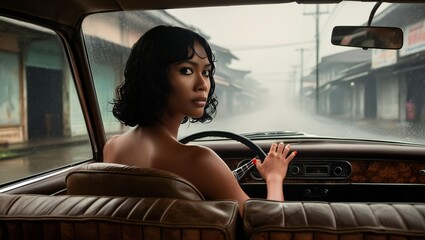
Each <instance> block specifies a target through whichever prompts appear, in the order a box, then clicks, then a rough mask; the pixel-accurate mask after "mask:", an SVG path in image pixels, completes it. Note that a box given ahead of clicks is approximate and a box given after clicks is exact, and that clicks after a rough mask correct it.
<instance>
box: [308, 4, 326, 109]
mask: <svg viewBox="0 0 425 240" xmlns="http://www.w3.org/2000/svg"><path fill="white" fill-rule="evenodd" d="M326 13H328V12H320V9H319V4H316V11H315V12H314V13H304V15H314V17H315V19H316V114H318V113H319V56H320V55H319V46H320V45H319V39H320V36H319V21H320V14H326Z"/></svg>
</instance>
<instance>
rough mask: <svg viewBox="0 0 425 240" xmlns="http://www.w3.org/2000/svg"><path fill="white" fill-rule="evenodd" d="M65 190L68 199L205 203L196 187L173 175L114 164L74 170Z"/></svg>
mask: <svg viewBox="0 0 425 240" xmlns="http://www.w3.org/2000/svg"><path fill="white" fill-rule="evenodd" d="M66 187H67V194H68V195H93V196H126V197H156V198H163V197H166V198H176V199H188V200H204V197H203V196H202V194H201V192H200V191H199V190H197V189H196V187H195V186H193V185H192V184H191V183H190V182H188V181H187V180H185V179H183V178H181V177H180V176H178V175H176V174H173V173H170V172H167V171H162V170H159V169H150V168H139V167H133V166H127V165H121V164H113V163H90V164H86V165H82V166H80V167H77V168H76V169H74V170H72V171H71V172H70V173H69V174H68V176H67V178H66Z"/></svg>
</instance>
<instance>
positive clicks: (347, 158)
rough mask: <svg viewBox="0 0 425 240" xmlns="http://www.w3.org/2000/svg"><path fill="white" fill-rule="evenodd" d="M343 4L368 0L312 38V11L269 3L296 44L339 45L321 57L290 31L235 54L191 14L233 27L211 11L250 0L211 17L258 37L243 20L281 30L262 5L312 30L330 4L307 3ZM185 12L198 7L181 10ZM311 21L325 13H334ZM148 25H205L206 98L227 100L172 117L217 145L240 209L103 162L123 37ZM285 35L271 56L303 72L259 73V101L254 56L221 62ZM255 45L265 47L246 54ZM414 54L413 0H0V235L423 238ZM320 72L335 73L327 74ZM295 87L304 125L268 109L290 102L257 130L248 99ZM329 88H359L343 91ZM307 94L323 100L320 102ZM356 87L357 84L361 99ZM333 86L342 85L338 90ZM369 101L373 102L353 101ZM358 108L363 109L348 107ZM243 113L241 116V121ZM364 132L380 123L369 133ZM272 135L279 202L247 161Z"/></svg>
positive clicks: (186, 139) (420, 27)
mask: <svg viewBox="0 0 425 240" xmlns="http://www.w3.org/2000/svg"><path fill="white" fill-rule="evenodd" d="M344 4H355V6H358V5H362V6H363V5H367V6H366V7H364V8H362V9H363V10H362V14H363V15H362V17H360V16H357V17H355V18H357V19H356V22H357V23H356V24H350V23H348V22H347V23H338V22H336V24H333V23H332V24H330V25H332V26H331V30H329V31H330V32H329V34H328V35H326V37H327V38H320V40H321V42H320V43H319V37H318V36H319V35H318V32H316V33H315V32H314V30H315V28H314V22H313V21H310V22H308V23H307V22H296V21H295V20H292V17H293V16H292V15H291V14H290V12H285V14H283V13H281V14H280V15H281V17H283V18H284V19H286V21H287V22H285V24H293V25H294V26H296V27H295V30H293V31H296V32H297V31H300V32H301V31H305V32H307V33H308V34H309V35H308V36H310V37H311V39H313V40H312V41H309V42H308V44H310V45H312V46H314V44H317V45H316V46H319V44H322V45H327V46H331V47H334V48H337V49H343V50H344V51H347V52H348V53H349V54H351V55H341V54H338V53H332V54H330V55H326V54H325V53H323V52H325V51H327V50H326V49H325V47H323V48H322V55H320V53H319V51H318V48H316V51H317V52H314V51H313V50H309V51H308V52H310V53H309V55H307V50H302V49H304V48H301V47H299V46H301V45H295V46H292V45H293V44H292V43H291V42H289V43H278V42H274V43H273V42H272V43H271V45H268V46H260V45H255V46H254V47H251V49H247V48H243V47H245V46H244V45H243V44H242V45H240V46H237V47H240V48H239V49H238V48H236V50H234V51H233V52H232V51H231V50H229V49H230V46H231V45H232V42H231V41H229V44H228V45H229V49H227V48H226V46H221V45H220V44H216V43H215V42H214V41H218V40H216V39H218V37H216V35H213V33H209V32H207V30H204V29H200V28H197V27H196V25H191V24H196V23H198V24H199V25H201V24H202V23H203V21H204V20H203V19H204V18H210V19H209V21H211V22H220V21H221V20H223V19H224V20H223V21H224V25H223V26H225V25H227V24H228V25H231V23H230V22H225V21H226V20H225V19H227V18H226V17H227V16H225V15H224V14H228V15H229V17H230V18H229V19H235V18H236V16H238V15H237V14H239V13H244V12H243V11H245V10H246V11H247V12H248V11H252V12H258V13H259V15H258V16H257V17H256V16H252V15H249V14H248V13H247V14H246V15H248V18H249V19H251V21H252V22H246V23H244V22H242V23H244V24H243V25H245V26H244V27H243V28H242V27H241V29H230V30H229V29H225V28H224V27H223V26H222V27H221V28H220V29H218V30H217V31H218V32H219V33H220V32H223V35H226V36H227V37H230V38H236V37H237V36H236V35H238V33H237V32H236V31H240V32H241V33H240V34H241V35H242V31H245V30H247V31H248V32H250V34H251V35H261V34H260V33H255V31H258V32H260V30H261V29H262V28H265V29H267V28H274V27H275V26H274V25H273V24H276V29H274V30H272V32H275V33H276V32H284V33H285V34H286V38H291V37H292V35H291V34H289V32H285V30H284V29H280V28H279V27H280V25H278V24H280V23H278V22H277V20H274V19H272V20H271V23H270V22H269V23H268V24H272V25H270V26H265V25H264V24H265V23H261V24H260V25H255V26H254V24H253V23H255V22H259V21H260V20H259V19H260V15H262V14H263V15H265V16H267V15H268V14H269V12H267V11H266V10H265V8H266V7H270V6H271V9H273V8H275V10H276V11H277V10H279V9H280V7H282V9H283V8H286V7H291V8H290V9H292V7H294V9H297V11H298V10H300V12H301V15H304V17H306V18H308V19H310V20H311V19H314V18H316V21H317V22H316V24H317V25H316V30H317V29H318V28H322V29H325V27H321V26H323V25H320V23H318V19H319V15H320V14H323V15H325V14H328V15H331V14H330V13H325V12H321V11H324V8H322V10H320V8H319V6H321V7H329V9H330V10H329V9H328V10H327V11H329V12H330V11H332V9H333V10H334V11H333V13H335V14H336V12H337V10H338V9H342V7H341V8H340V7H339V6H343V5H344ZM316 6H317V7H316ZM348 6H351V5H348ZM234 7H235V8H234ZM236 7H241V9H242V10H240V11H241V12H238V11H239V10H238V8H236ZM315 7H316V8H315ZM216 9H217V10H219V11H222V12H217V13H216V12H215V11H216ZM311 9H313V10H311ZM196 11H199V14H197V12H196ZM270 11H271V10H270ZM338 11H342V10H338ZM351 11H353V12H355V14H357V12H356V11H360V10H358V9H357V8H356V9H355V8H354V7H353V8H352V10H351ZM207 12H211V13H212V15H208V16H207V15H205V14H206V13H207ZM128 13H129V14H128ZM219 13H222V14H223V15H220V14H219ZM126 14H128V15H126ZM309 15H310V16H309ZM312 15H314V16H312ZM211 16H212V17H211ZM333 16H334V15H333ZM335 16H336V15H335ZM363 16H364V17H363ZM400 16H401V17H400ZM261 17H262V16H261ZM340 17H342V18H343V17H344V14H340ZM190 18H193V19H195V18H196V19H197V20H196V21H195V22H194V23H185V21H189V20H187V19H190ZM335 18H336V17H335ZM347 18H348V16H347ZM360 18H361V19H360ZM321 19H322V20H321V21H322V24H328V23H329V22H331V20H329V19H331V18H329V19H328V20H325V18H321ZM235 21H237V20H235ZM326 21H328V22H326ZM211 22H206V23H205V25H208V24H211ZM375 22H378V23H381V24H375ZM160 24H169V25H173V24H174V25H177V26H184V27H189V28H192V29H193V30H195V31H199V33H200V34H205V35H206V36H209V34H211V39H209V41H210V42H212V48H213V50H214V54H215V56H216V58H217V59H218V60H217V66H218V67H217V73H216V82H217V86H218V87H217V92H218V93H217V94H220V95H219V97H221V99H223V103H222V104H219V107H222V108H223V109H225V110H223V112H220V113H218V115H220V114H221V115H220V116H218V117H217V119H219V117H224V118H223V119H224V120H220V119H219V120H218V122H219V123H220V124H222V125H219V124H217V125H212V127H209V128H205V127H204V126H202V125H200V126H198V125H196V126H195V124H193V125H191V126H190V129H193V131H192V130H190V131H189V130H188V129H189V126H187V127H186V126H183V127H182V131H181V133H182V135H181V136H180V139H179V141H180V142H181V144H198V145H201V146H204V147H208V148H210V149H212V150H213V151H214V152H215V153H216V154H217V155H218V156H220V157H221V158H222V159H223V161H224V162H225V163H226V164H227V166H228V167H229V168H230V170H231V171H232V172H233V174H234V175H235V177H236V179H237V180H238V182H239V184H240V186H241V188H242V189H243V190H244V191H245V192H246V193H247V194H248V195H249V196H250V197H251V199H249V200H248V201H246V202H245V204H244V206H243V209H244V211H243V214H242V215H241V214H240V213H239V208H238V203H237V201H235V200H233V199H213V200H211V199H206V198H205V197H204V196H203V195H202V193H201V192H200V191H199V190H198V189H197V188H196V186H194V185H193V184H192V183H190V182H189V181H187V180H186V179H184V178H182V177H181V176H178V175H176V174H174V173H170V172H167V171H163V170H160V169H148V168H139V167H135V166H126V165H121V164H112V163H105V162H103V147H104V145H105V143H106V141H107V140H108V139H109V138H110V137H111V136H112V135H114V134H119V133H122V132H125V131H127V130H128V129H129V128H128V127H127V126H123V125H122V124H120V123H119V122H117V121H116V120H115V119H114V117H113V116H112V114H111V106H110V103H111V101H112V100H113V98H114V94H116V92H115V90H114V88H115V87H116V85H117V84H119V81H121V80H122V74H123V71H124V70H123V68H122V67H123V66H124V65H125V61H126V59H127V56H128V54H129V52H130V49H131V46H132V43H134V42H135V41H136V40H137V39H138V38H139V36H140V35H141V34H143V32H145V31H146V30H147V29H149V28H151V27H153V26H156V25H160ZM249 24H253V26H250V25H249ZM296 24H304V25H296ZM297 26H308V28H309V29H310V28H311V31H310V30H307V27H305V29H304V28H303V27H297ZM245 28H246V29H245ZM212 31H213V30H211V32H212ZM323 31H324V30H323ZM307 33H306V34H307ZM315 34H316V35H315ZM219 35H220V34H219ZM305 36H307V35H305ZM315 36H316V39H315ZM252 38H253V39H252V41H257V40H255V39H254V37H252ZM276 38H278V36H277V33H276ZM307 40H308V39H307ZM307 40H306V39H303V40H300V41H301V42H302V43H304V41H307ZM246 41H247V43H249V42H250V39H247V40H246ZM277 41H278V40H277ZM415 41H417V42H418V43H414V42H415ZM415 44H416V45H415ZM223 45H224V44H223ZM322 45H320V46H322ZM98 46H100V47H98ZM276 46H277V47H276ZM288 46H291V47H295V50H294V51H293V52H294V55H293V56H296V57H297V59H296V60H295V59H291V56H289V53H283V54H280V55H281V56H283V57H287V58H288V59H289V61H292V63H289V65H290V69H298V70H296V71H301V72H300V73H295V71H294V72H292V70H291V72H287V71H286V70H285V73H284V74H285V75H290V78H296V79H298V78H301V83H300V84H298V83H296V84H294V85H289V86H290V90H288V89H289V88H286V89H285V88H283V90H282V89H281V88H279V87H273V86H287V85H279V84H282V83H276V81H277V80H270V81H269V83H270V86H272V87H270V89H269V90H267V91H269V94H268V93H265V94H264V97H263V98H264V99H263V100H260V99H259V98H258V97H257V96H256V95H258V94H259V93H260V92H262V91H264V89H263V88H262V85H258V84H257V82H256V81H257V80H255V79H254V80H252V79H253V78H255V76H264V77H263V79H266V80H264V81H266V82H267V77H270V76H271V75H272V74H270V73H267V74H268V75H266V74H264V75H261V73H260V74H258V75H255V70H252V71H253V72H252V75H250V74H251V73H250V72H249V71H248V70H246V71H245V70H240V69H237V68H242V67H241V66H243V65H237V64H236V65H234V64H233V65H232V64H230V60H233V61H237V60H242V59H243V56H245V55H244V54H245V53H247V52H249V53H253V54H257V53H258V52H259V49H262V50H264V49H265V50H268V49H273V50H275V51H277V50H276V49H277V48H281V47H283V48H285V49H286V47H288ZM422 50H423V51H422ZM303 51H305V52H306V55H305V56H306V57H307V56H309V57H310V58H311V60H312V67H311V68H310V69H309V70H308V71H309V72H308V73H307V70H306V71H305V72H304V73H303V70H302V69H303V67H302V66H303V64H302V63H301V65H297V66H294V65H293V62H295V61H297V62H298V56H299V54H300V53H301V56H302V52H303ZM237 53H239V55H240V56H239V57H238V54H237ZM295 54H296V55H295ZM315 54H317V55H315ZM367 54H368V55H367ZM379 54H381V55H379ZM385 54H387V55H385ZM393 54H395V55H393ZM271 55H273V54H272V53H268V56H271ZM220 57H221V59H223V60H222V61H221V62H220ZM255 57H256V58H259V59H262V58H263V56H260V55H259V53H258V54H257V55H255ZM366 57H367V59H368V60H367V61H365V60H364V59H366ZM373 57H376V58H379V57H381V59H378V60H381V61H378V60H376V59H375V58H373ZM372 58H373V59H372ZM301 59H303V58H301ZM356 59H360V60H356ZM371 59H372V60H371ZM394 59H396V60H394ZM263 60H264V58H263ZM331 60H332V61H334V62H332V61H331ZM375 60H376V61H375ZM264 61H266V60H264ZM272 61H273V60H272ZM302 61H303V60H301V62H302ZM305 61H307V60H305ZM314 61H316V62H314ZM424 61H425V4H424V3H423V1H419V0H408V1H401V0H399V1H398V0H387V1H382V2H376V1H360V0H359V1H356V0H352V1H344V0H296V1H295V0H269V1H258V0H226V1H223V0H203V1H193V0H174V1H164V0H156V1H153V0H85V1H80V0H67V1H50V0H35V1H32V2H28V1H25V0H14V1H8V0H0V240H12V239H80V240H81V239H90V240H93V239H102V240H103V239H181V240H183V239H185V240H192V239H252V240H256V239H270V240H274V239H293V240H296V239H311V240H313V239H315V240H316V239H317V240H319V239H341V240H342V239H344V240H345V239H347V240H348V239H369V240H370V239H406V240H407V239H409V240H410V239H412V240H413V239H425V104H424V103H425V97H424V96H425V81H424V80H423V79H425V78H424V76H425V75H424V73H425V64H424V63H425V62H424ZM345 62H350V63H349V64H351V65H344V67H341V68H340V69H339V70H338V71H336V70H335V71H333V70H329V73H326V70H325V69H327V68H329V69H331V68H332V66H334V67H335V69H336V68H337V66H340V65H338V64H340V63H341V66H342V65H343V64H345ZM255 64H257V63H255ZM255 64H254V65H255ZM277 64H278V65H279V64H281V65H283V63H277ZM291 64H292V65H291ZM297 64H298V63H297ZM327 64H329V65H327ZM270 65H271V64H270ZM118 66H119V67H118ZM247 66H249V65H247ZM319 67H320V68H319ZM282 68H283V67H282ZM319 70H320V71H322V72H321V74H322V75H320V74H319V72H318V71H319ZM332 71H333V72H332ZM297 74H298V75H297ZM303 74H304V75H305V76H306V77H304V78H303ZM328 75H329V76H330V75H332V76H333V79H334V80H329V81H328V80H326V79H327V76H328ZM250 76H251V77H250ZM394 76H396V77H394ZM319 77H320V78H319ZM232 78H234V79H236V80H234V81H232V80H229V79H232ZM372 79H373V81H374V83H373V84H371V83H370V82H372ZM239 80H241V81H239ZM242 80H243V81H245V82H243V81H242ZM279 81H282V82H284V83H283V84H286V83H285V81H286V80H282V79H279ZM302 81H305V82H304V83H303V82H302ZM320 81H322V82H320ZM375 82H376V83H375ZM244 84H245V85H244ZM256 84H257V85H256ZM273 84H275V85H273ZM297 84H298V85H297ZM315 84H316V85H315ZM245 88H248V89H250V90H244V89H245ZM293 89H296V91H297V93H298V94H299V95H296V94H294V96H292V95H291V97H294V98H295V97H299V98H300V99H301V98H302V97H304V100H303V102H302V103H300V104H301V105H299V106H297V107H296V108H299V109H302V110H305V111H311V112H312V115H303V114H301V113H300V114H298V113H296V114H295V113H294V115H296V117H297V118H298V119H297V120H292V122H294V124H295V123H296V122H297V121H299V122H304V121H306V123H307V124H304V125H303V126H302V127H301V129H295V127H294V130H293V129H292V128H291V126H288V124H291V123H292V122H289V121H288V122H284V121H281V119H282V118H286V116H287V115H290V113H287V114H286V115H283V116H276V117H275V116H272V117H270V118H268V119H274V118H275V119H277V120H276V121H278V122H279V121H280V123H279V124H280V125H279V127H280V129H278V130H276V129H270V130H264V129H267V128H266V127H264V126H270V125H271V124H270V123H271V121H272V120H269V121H270V123H269V122H267V121H266V122H265V123H264V124H263V123H261V124H263V125H261V126H260V123H258V125H256V121H251V120H250V119H253V118H259V117H264V116H267V114H269V113H265V114H264V115H261V116H260V114H261V112H260V113H256V112H252V113H251V112H249V111H250V110H249V109H250V108H251V109H255V110H259V109H260V110H261V109H262V108H263V107H264V105H261V106H263V107H257V105H255V103H253V102H256V101H257V102H262V104H266V102H267V101H268V100H270V99H271V100H273V99H272V98H271V97H267V96H272V93H273V92H277V95H284V93H288V92H289V91H292V90H293ZM298 89H300V90H298ZM342 89H360V90H353V93H352V94H351V92H350V94H348V92H347V91H345V92H344V91H342ZM368 89H369V90H368ZM370 89H372V90H370ZM338 91H340V92H338ZM350 91H351V90H350ZM380 91H382V93H376V94H375V95H373V94H371V92H380ZM288 94H289V93H288ZM319 94H321V95H320V96H321V97H322V98H321V99H322V100H323V99H325V98H326V99H327V100H323V101H322V102H320V101H319V98H318V95H319ZM348 95H349V96H348ZM360 95H361V96H362V97H363V98H362V99H361V100H358V99H357V97H358V96H360ZM347 96H348V97H347ZM332 99H348V100H347V101H349V102H350V104H346V102H344V101H342V100H335V101H332ZM370 99H374V100H373V102H374V103H375V105H374V106H373V107H371V106H370V105H369V104H366V102H367V101H368V100H370ZM418 99H419V100H418ZM273 101H274V100H273ZM274 102H277V103H278V104H279V105H277V106H282V108H283V109H284V108H285V107H288V109H292V108H295V107H290V106H288V105H289V103H288V102H287V101H285V98H283V97H282V98H279V101H274ZM322 103H323V104H322ZM296 104H298V103H296ZM296 104H295V103H294V105H296ZM344 104H345V105H344ZM358 105H361V107H357V106H358ZM258 106H260V105H258ZM271 108H273V109H277V107H275V105H273V107H271ZM418 109H419V110H418ZM422 109H423V110H422ZM288 111H289V112H290V111H291V110H288ZM359 112H361V114H360V113H359ZM360 115H361V116H362V117H361V119H362V120H364V121H359V118H360V117H359V116H360ZM228 116H233V117H237V118H235V119H232V118H230V117H229V118H226V117H228ZM309 116H314V117H312V119H313V121H316V122H319V123H322V122H323V123H326V124H328V127H329V129H331V130H332V131H334V132H335V135H334V136H330V134H328V133H326V134H323V135H321V133H322V132H323V133H325V129H324V128H322V127H319V125H317V126H316V125H312V124H309V123H308V122H307V120H306V118H308V117H309ZM353 116H355V117H353ZM335 119H338V120H335ZM371 119H373V121H372V120H371ZM384 120H385V121H384ZM337 121H338V122H337ZM213 122H214V121H213ZM213 122H212V124H213ZM258 122H259V121H258ZM370 122H373V123H372V124H371V125H367V126H366V124H370ZM245 126H247V128H246V129H248V130H245V129H244V130H240V129H242V127H245ZM294 126H295V125H294ZM297 126H298V125H297ZM357 127H359V128H357ZM263 128H264V129H263ZM270 128H272V127H270ZM273 128H274V127H273ZM259 129H261V130H259ZM310 129H313V130H310ZM358 129H361V130H362V131H360V130H358ZM247 131H249V134H245V133H247ZM314 131H317V132H314ZM375 132H380V133H382V135H380V136H381V137H375V135H372V134H373V133H375ZM338 134H340V135H338ZM360 134H364V135H362V137H359V136H360ZM369 136H370V137H369ZM280 141H284V142H285V143H290V144H291V148H292V150H293V151H297V152H298V154H297V156H296V158H295V159H294V160H293V161H292V162H291V163H290V165H289V167H288V172H287V175H286V178H285V181H284V185H283V186H282V187H283V190H284V193H285V201H283V202H279V201H271V200H266V196H267V188H266V184H265V181H264V180H263V179H262V177H261V175H260V174H259V172H258V171H257V170H256V169H255V166H254V165H253V163H252V161H251V159H252V158H253V157H258V158H259V159H261V160H264V158H265V157H266V155H267V152H268V151H269V148H270V145H271V144H272V143H276V142H280ZM189 167H190V166H189ZM193 170H194V171H196V169H193ZM211 181H220V179H211Z"/></svg>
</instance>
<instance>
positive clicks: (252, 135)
mask: <svg viewBox="0 0 425 240" xmlns="http://www.w3.org/2000/svg"><path fill="white" fill-rule="evenodd" d="M242 135H243V136H244V137H247V138H270V137H293V136H305V135H306V134H305V133H303V132H296V131H268V132H255V133H244V134H242Z"/></svg>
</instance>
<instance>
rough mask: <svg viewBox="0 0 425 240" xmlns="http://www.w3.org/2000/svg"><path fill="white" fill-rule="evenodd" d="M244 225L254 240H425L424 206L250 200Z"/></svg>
mask: <svg viewBox="0 0 425 240" xmlns="http://www.w3.org/2000/svg"><path fill="white" fill-rule="evenodd" d="M243 222H244V230H245V233H246V236H248V238H249V239H251V240H256V239H262V240H267V239H268V240H274V239H303V240H314V239H327V240H333V239H335V240H338V239H347V240H348V239H368V240H374V239H399V240H403V239H425V204H424V203H417V204H407V203H399V204H389V203H388V204H387V203H324V202H274V201H267V200H260V199H258V200H257V199H251V200H248V201H247V202H246V203H245V205H244V217H243Z"/></svg>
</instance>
